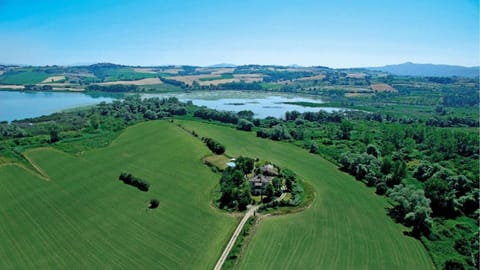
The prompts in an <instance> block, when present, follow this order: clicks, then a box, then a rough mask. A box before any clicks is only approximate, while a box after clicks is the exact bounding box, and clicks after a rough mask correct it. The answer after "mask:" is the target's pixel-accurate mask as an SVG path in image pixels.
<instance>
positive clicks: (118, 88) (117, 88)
mask: <svg viewBox="0 0 480 270" xmlns="http://www.w3.org/2000/svg"><path fill="white" fill-rule="evenodd" d="M85 90H86V91H101V92H113V93H121V92H125V93H130V92H137V91H138V86H136V85H131V84H129V85H126V84H115V85H98V84H92V85H89V86H87V87H86V88H85Z"/></svg>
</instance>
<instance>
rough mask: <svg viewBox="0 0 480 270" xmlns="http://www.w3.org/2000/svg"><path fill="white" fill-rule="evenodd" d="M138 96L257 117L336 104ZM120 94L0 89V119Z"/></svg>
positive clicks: (268, 97)
mask: <svg viewBox="0 0 480 270" xmlns="http://www.w3.org/2000/svg"><path fill="white" fill-rule="evenodd" d="M141 96H142V97H145V98H146V97H160V98H164V97H172V96H175V97H177V98H178V99H179V100H181V101H183V102H186V101H192V103H193V104H195V105H198V106H206V107H208V108H212V109H216V110H224V111H234V112H239V111H242V110H251V111H253V112H254V113H255V117H257V118H265V117H267V116H274V117H284V115H285V112H286V111H293V110H296V111H299V112H307V111H315V112H316V111H319V110H325V111H334V110H338V108H326V107H323V108H315V107H303V106H299V105H292V104H285V102H312V103H322V100H320V99H319V98H317V97H311V96H299V95H293V94H281V93H267V92H252V91H199V92H191V93H165V94H141ZM122 98H124V95H123V94H118V93H113V94H109V93H101V92H88V93H83V92H81V93H74V92H69V93H66V92H24V91H0V121H12V120H15V119H23V118H29V117H37V116H41V115H46V114H50V113H53V112H58V111H62V110H65V109H70V108H74V107H81V106H88V105H93V104H97V103H100V102H102V101H105V102H110V101H112V100H115V99H122Z"/></svg>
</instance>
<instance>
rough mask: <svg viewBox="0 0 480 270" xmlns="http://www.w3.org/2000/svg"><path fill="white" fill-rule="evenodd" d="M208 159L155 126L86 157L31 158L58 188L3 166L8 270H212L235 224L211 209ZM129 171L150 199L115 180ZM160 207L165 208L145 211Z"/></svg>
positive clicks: (213, 178) (180, 136)
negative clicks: (152, 205)
mask: <svg viewBox="0 0 480 270" xmlns="http://www.w3.org/2000/svg"><path fill="white" fill-rule="evenodd" d="M208 153H209V151H208V149H207V148H206V147H205V146H204V145H203V144H202V143H201V142H200V141H199V140H198V139H195V138H194V137H193V136H191V135H190V134H188V133H186V132H185V131H183V130H182V129H180V128H178V127H176V126H175V125H173V124H171V123H168V122H165V121H164V122H160V121H155V122H148V123H143V124H139V125H136V126H134V127H131V128H128V129H127V130H126V131H125V132H123V133H122V134H121V135H120V137H119V138H117V139H116V140H115V141H114V142H113V143H112V145H111V146H109V147H106V148H101V149H96V150H93V151H89V152H86V153H83V154H82V155H79V156H75V155H71V154H66V153H64V152H60V151H58V150H54V149H52V148H40V149H34V150H30V151H28V152H27V153H26V155H27V156H28V157H29V158H30V159H32V160H33V161H34V163H36V164H37V165H38V166H39V167H41V169H42V170H43V171H45V173H46V174H48V176H49V178H50V179H51V180H50V181H45V180H42V179H41V178H39V177H38V176H36V175H35V174H34V173H32V172H31V171H27V170H25V169H23V168H22V167H19V166H16V165H4V166H1V167H0V201H1V202H2V204H1V205H0V219H1V220H2V222H0V243H1V245H0V269H211V268H213V266H214V264H215V263H216V260H217V258H218V257H219V256H220V253H221V252H222V249H223V247H224V245H225V244H226V242H227V240H228V238H229V237H230V234H231V233H232V231H233V230H234V227H235V226H236V223H237V221H236V219H235V218H233V217H230V216H227V215H225V214H223V213H221V212H220V211H218V210H215V209H213V208H212V207H210V206H209V203H210V198H211V195H210V194H211V191H212V190H213V188H214V186H215V185H216V183H217V181H218V175H216V174H213V173H212V172H211V171H210V169H209V168H208V167H207V166H205V165H203V164H202V162H201V158H202V157H203V156H204V155H207V154H208ZM122 171H126V172H130V173H132V174H134V175H135V176H138V177H140V178H142V179H145V180H147V181H148V182H149V183H150V185H151V187H150V191H148V192H141V191H139V190H137V189H136V188H134V187H132V186H129V185H125V184H123V183H122V182H121V181H119V180H117V179H118V176H119V174H120V172H122ZM153 198H156V199H158V200H159V201H160V206H159V208H157V209H155V210H148V211H147V206H148V203H149V201H150V199H153Z"/></svg>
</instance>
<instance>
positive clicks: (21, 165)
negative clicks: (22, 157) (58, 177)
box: [0, 162, 50, 182]
mask: <svg viewBox="0 0 480 270" xmlns="http://www.w3.org/2000/svg"><path fill="white" fill-rule="evenodd" d="M7 166H17V167H19V168H22V169H24V170H25V171H27V172H29V173H31V174H33V175H35V176H37V177H39V178H41V179H42V180H44V181H48V182H50V178H47V177H45V176H44V175H42V174H40V173H39V172H38V171H33V170H32V169H30V168H28V167H26V166H25V165H23V164H21V163H16V162H9V163H3V164H0V168H2V167H7ZM32 166H33V164H32Z"/></svg>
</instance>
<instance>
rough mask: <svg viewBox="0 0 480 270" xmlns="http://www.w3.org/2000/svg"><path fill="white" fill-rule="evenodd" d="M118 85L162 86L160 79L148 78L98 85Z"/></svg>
mask: <svg viewBox="0 0 480 270" xmlns="http://www.w3.org/2000/svg"><path fill="white" fill-rule="evenodd" d="M116 84H123V85H154V84H162V81H160V79H159V78H146V79H140V80H132V81H110V82H103V83H98V85H116Z"/></svg>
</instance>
